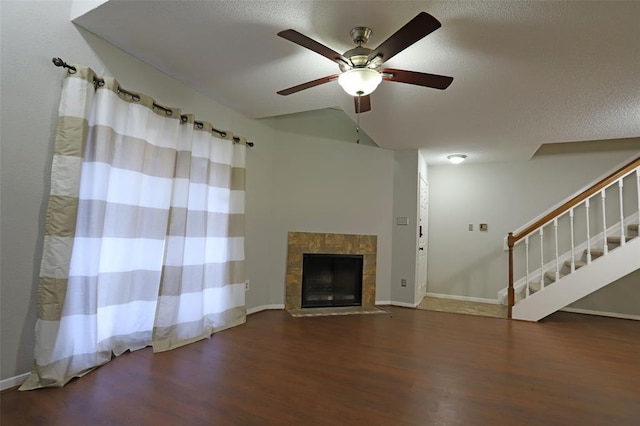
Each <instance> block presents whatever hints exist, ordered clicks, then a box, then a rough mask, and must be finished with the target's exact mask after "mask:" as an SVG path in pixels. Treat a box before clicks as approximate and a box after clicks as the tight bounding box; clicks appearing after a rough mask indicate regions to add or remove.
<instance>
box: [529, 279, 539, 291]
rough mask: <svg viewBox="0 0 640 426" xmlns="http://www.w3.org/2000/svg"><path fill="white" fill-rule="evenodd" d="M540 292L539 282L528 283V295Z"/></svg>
mask: <svg viewBox="0 0 640 426" xmlns="http://www.w3.org/2000/svg"><path fill="white" fill-rule="evenodd" d="M537 291H540V281H531V282H530V283H529V294H533V293H535V292H537Z"/></svg>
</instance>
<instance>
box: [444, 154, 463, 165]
mask: <svg viewBox="0 0 640 426" xmlns="http://www.w3.org/2000/svg"><path fill="white" fill-rule="evenodd" d="M465 158H467V156H466V155H464V154H451V155H447V159H448V160H449V161H451V162H452V163H453V164H460V163H462V162H463V161H464V160H465Z"/></svg>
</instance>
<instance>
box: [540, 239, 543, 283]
mask: <svg viewBox="0 0 640 426" xmlns="http://www.w3.org/2000/svg"><path fill="white" fill-rule="evenodd" d="M543 229H544V228H540V290H542V289H543V288H544V230H543Z"/></svg>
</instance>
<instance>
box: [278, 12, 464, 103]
mask: <svg viewBox="0 0 640 426" xmlns="http://www.w3.org/2000/svg"><path fill="white" fill-rule="evenodd" d="M441 26H442V25H441V24H440V22H439V21H438V20H437V19H436V18H434V17H433V16H431V15H429V14H428V13H426V12H420V13H419V14H418V15H417V16H416V17H415V18H413V19H412V20H411V21H409V22H408V23H406V24H405V25H404V26H403V27H402V28H400V29H399V30H398V31H396V32H395V33H394V34H393V35H392V36H391V37H389V38H388V39H387V40H385V41H384V42H383V43H382V44H381V45H380V46H378V47H376V48H375V49H369V48H367V47H364V45H365V44H366V43H367V42H368V41H369V37H370V36H371V29H370V28H367V27H355V28H354V29H352V30H351V38H352V39H353V42H354V43H355V44H356V45H357V46H356V47H354V48H353V49H351V50H348V51H346V52H345V53H344V54H343V55H341V54H339V53H338V52H336V51H334V50H332V49H330V48H328V47H327V46H325V45H323V44H321V43H318V42H317V41H315V40H313V39H311V38H309V37H307V36H305V35H304V34H301V33H299V32H297V31H296V30H291V29H289V30H284V31H280V32H279V33H278V35H279V36H280V37H282V38H284V39H287V40H289V41H291V42H293V43H295V44H298V45H300V46H302V47H306V48H307V49H309V50H312V51H314V52H316V53H318V54H320V55H322V56H324V57H325V58H328V59H330V60H332V61H333V62H335V63H337V64H338V66H339V67H340V71H342V73H340V74H332V75H328V76H326V77H322V78H319V79H317V80H313V81H308V82H306V83H302V84H299V85H297V86H293V87H290V88H288V89H284V90H280V91H279V92H277V93H278V94H279V95H283V96H286V95H290V94H292V93H297V92H300V91H301V90H305V89H309V88H311V87H315V86H319V85H321V84H324V83H328V82H330V81H333V80H336V79H337V80H338V83H339V84H340V86H342V88H343V89H344V90H345V92H347V93H348V94H350V95H351V96H353V97H354V103H355V109H356V114H359V113H362V112H367V111H370V110H371V98H370V96H369V95H370V93H371V92H373V91H374V90H375V89H376V88H377V87H378V84H380V82H381V81H382V80H387V81H395V82H397V83H408V84H414V85H417V86H424V87H431V88H434V89H440V90H444V89H446V88H447V87H449V85H450V84H451V82H452V81H453V77H447V76H444V75H436V74H426V73H421V72H415V71H406V70H399V69H393V68H382V69H381V67H382V64H384V63H385V62H387V61H388V60H389V59H391V58H392V57H394V56H395V55H397V54H398V53H400V52H402V51H403V50H404V49H406V48H407V47H409V46H411V45H412V44H414V43H415V42H417V41H418V40H420V39H422V38H423V37H425V36H427V35H429V34H431V33H432V32H434V31H435V30H437V29H438V28H440V27H441Z"/></svg>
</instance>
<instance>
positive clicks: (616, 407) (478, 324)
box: [0, 307, 640, 426]
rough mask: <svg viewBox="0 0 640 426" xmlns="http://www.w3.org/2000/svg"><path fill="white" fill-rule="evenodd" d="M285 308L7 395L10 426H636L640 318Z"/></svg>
mask: <svg viewBox="0 0 640 426" xmlns="http://www.w3.org/2000/svg"><path fill="white" fill-rule="evenodd" d="M385 309H388V310H389V311H390V314H384V315H383V314H380V315H347V316H333V317H314V318H292V317H291V316H290V315H289V314H288V313H286V312H284V311H266V312H261V313H258V314H254V315H251V316H249V318H248V322H247V324H245V325H243V326H240V327H237V328H234V329H231V330H227V331H224V332H221V333H218V334H216V335H214V336H212V337H211V338H210V339H208V340H206V341H203V342H198V343H194V344H191V345H189V346H187V347H184V348H182V349H178V350H174V351H171V352H165V353H161V354H155V355H154V354H153V353H152V352H151V350H150V349H143V350H140V351H137V352H134V353H129V354H125V355H123V356H121V357H119V358H117V359H114V360H113V361H112V362H110V363H108V364H106V365H105V366H103V367H101V368H99V369H97V370H95V371H94V372H92V373H90V374H88V375H87V376H85V377H83V378H81V379H79V380H74V381H72V382H70V383H69V384H68V385H67V386H65V387H64V388H60V389H42V390H37V391H30V392H17V391H15V390H14V391H6V392H3V393H2V394H1V395H0V401H1V411H0V420H1V423H2V425H8V426H9V425H270V424H273V425H325V424H326V425H430V424H438V425H637V424H639V422H640V324H639V323H638V322H636V321H629V320H617V319H611V318H603V317H593V316H587V315H579V314H571V313H564V312H561V313H557V314H554V315H552V316H551V317H549V318H548V319H547V320H545V321H544V322H542V323H537V324H535V323H525V322H519V321H507V320H504V319H497V318H486V317H477V316H470V315H461V314H451V313H445V312H434V311H421V310H412V309H405V308H396V307H385Z"/></svg>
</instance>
